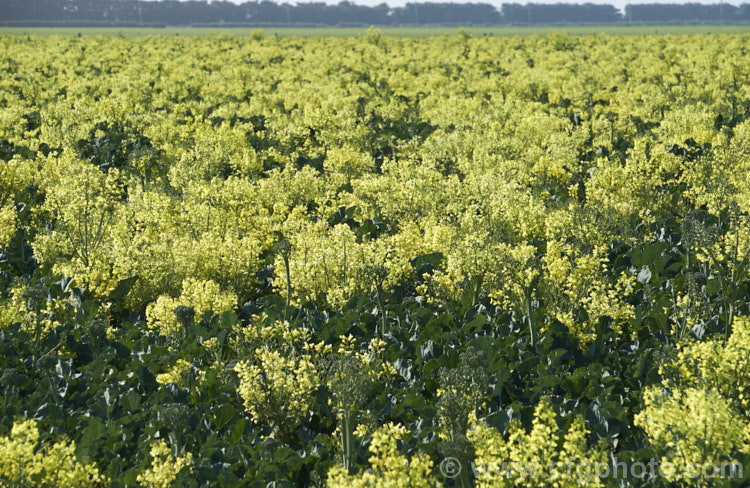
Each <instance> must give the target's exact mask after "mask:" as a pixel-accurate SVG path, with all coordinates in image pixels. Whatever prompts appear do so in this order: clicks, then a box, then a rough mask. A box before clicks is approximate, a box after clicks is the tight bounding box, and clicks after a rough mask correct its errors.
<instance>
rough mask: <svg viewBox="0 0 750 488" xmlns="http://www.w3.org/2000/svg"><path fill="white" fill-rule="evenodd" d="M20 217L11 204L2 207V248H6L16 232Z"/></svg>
mask: <svg viewBox="0 0 750 488" xmlns="http://www.w3.org/2000/svg"><path fill="white" fill-rule="evenodd" d="M17 226H18V219H17V218H16V211H15V210H14V209H13V207H12V206H11V205H6V206H3V207H0V249H5V248H6V246H7V245H8V244H9V243H10V240H11V239H12V238H13V235H14V234H15V233H16V227H17Z"/></svg>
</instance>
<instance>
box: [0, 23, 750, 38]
mask: <svg viewBox="0 0 750 488" xmlns="http://www.w3.org/2000/svg"><path fill="white" fill-rule="evenodd" d="M257 29H258V28H255V27H238V28H214V27H166V28H138V27H127V28H116V27H0V35H28V34H32V35H78V34H79V33H80V34H85V35H118V36H140V35H180V36H202V35H211V34H220V33H231V34H238V35H249V34H250V33H251V32H253V31H255V30H257ZM261 29H262V31H263V33H264V34H266V35H276V36H279V37H357V36H361V35H363V34H364V33H365V32H367V29H366V28H364V27H265V28H261ZM457 30H458V29H457V28H456V27H445V26H435V27H383V28H381V31H382V32H383V34H385V35H387V36H392V37H433V36H446V35H452V34H455V33H456V31H457ZM466 30H467V32H468V33H469V34H470V35H472V36H484V35H487V36H530V35H545V34H548V33H550V32H554V31H565V32H567V33H568V34H571V35H591V34H607V35H634V36H643V35H650V34H660V35H667V34H745V33H748V32H750V25H636V26H624V25H586V26H576V25H570V26H566V25H549V26H533V27H490V26H487V27H467V28H466Z"/></svg>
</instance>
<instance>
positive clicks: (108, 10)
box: [0, 0, 750, 26]
mask: <svg viewBox="0 0 750 488" xmlns="http://www.w3.org/2000/svg"><path fill="white" fill-rule="evenodd" d="M748 21H750V4H743V5H741V6H739V7H736V6H733V5H730V4H710V5H709V4H699V3H689V4H633V5H628V6H627V7H626V8H625V11H624V12H620V11H619V10H618V9H617V8H615V7H614V6H613V5H597V4H593V3H584V4H563V3H559V4H539V3H528V4H519V3H505V4H502V6H501V8H500V9H499V10H498V9H496V8H495V7H493V6H492V5H489V4H484V3H466V4H456V3H436V2H427V3H407V4H406V5H405V6H404V7H389V6H388V5H386V4H385V3H381V4H380V5H377V6H374V7H369V6H365V5H357V4H355V3H352V2H349V1H346V0H344V1H342V2H340V3H338V4H336V5H328V4H325V3H322V2H309V3H299V4H290V3H276V2H272V1H270V0H262V1H248V2H245V3H242V4H239V5H238V4H234V3H231V2H227V1H213V2H208V1H200V0H188V1H177V0H161V1H145V0H0V24H2V25H92V26H93V25H119V26H128V25H147V26H163V25H175V26H178V25H269V24H272V25H280V24H294V25H300V24H307V25H312V24H318V25H409V24H411V25H413V24H461V25H501V24H513V25H518V24H555V23H569V24H581V23H589V24H604V23H625V22H634V23H738V22H748Z"/></svg>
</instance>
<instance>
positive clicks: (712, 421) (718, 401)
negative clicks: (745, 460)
mask: <svg viewBox="0 0 750 488" xmlns="http://www.w3.org/2000/svg"><path fill="white" fill-rule="evenodd" d="M643 402H644V408H643V410H642V411H641V412H640V413H639V414H637V415H636V416H635V425H637V426H640V427H641V428H643V430H644V431H645V432H646V435H647V437H648V440H649V442H650V444H651V445H652V446H653V448H654V449H655V450H656V452H657V453H658V454H660V456H661V459H660V468H661V472H662V474H663V476H664V477H665V479H666V480H667V481H670V482H673V483H677V484H684V485H686V486H698V487H708V486H717V483H721V482H723V481H726V480H721V479H719V478H717V472H716V471H715V469H719V468H720V467H721V465H722V463H732V462H737V459H733V458H732V457H731V456H732V453H733V452H734V451H735V450H736V449H743V450H746V449H747V447H748V445H747V443H748V441H750V422H749V421H747V420H746V418H743V416H741V415H738V414H737V411H736V410H735V409H733V408H732V407H731V405H730V404H729V402H728V401H727V399H726V398H724V397H723V396H722V395H721V394H719V393H718V392H717V391H715V390H709V389H704V388H692V387H688V388H683V389H672V391H671V392H669V393H668V392H667V390H664V389H662V388H661V387H652V388H649V389H647V390H646V391H645V392H644V395H643ZM725 475H726V471H725Z"/></svg>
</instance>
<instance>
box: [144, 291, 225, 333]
mask: <svg viewBox="0 0 750 488" xmlns="http://www.w3.org/2000/svg"><path fill="white" fill-rule="evenodd" d="M180 306H183V307H192V308H193V314H194V320H196V321H198V320H200V319H201V318H202V317H203V314H204V313H206V312H214V313H218V314H220V313H223V312H227V311H231V310H234V308H235V307H236V306H237V296H236V295H234V294H233V293H229V292H222V291H221V290H220V288H219V285H217V284H216V283H214V282H213V281H210V280H208V281H203V280H197V279H193V278H187V279H186V280H184V281H183V282H182V293H181V294H180V296H179V297H177V298H171V297H168V296H160V297H159V298H158V299H157V300H156V302H155V303H151V304H149V306H148V307H147V308H146V319H147V325H146V327H147V328H148V329H149V330H156V331H159V332H161V333H162V334H163V335H172V334H174V333H175V332H177V331H178V330H179V329H180V326H181V324H180V322H179V320H178V317H177V314H176V313H175V309H177V307H180ZM187 325H189V324H187Z"/></svg>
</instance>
